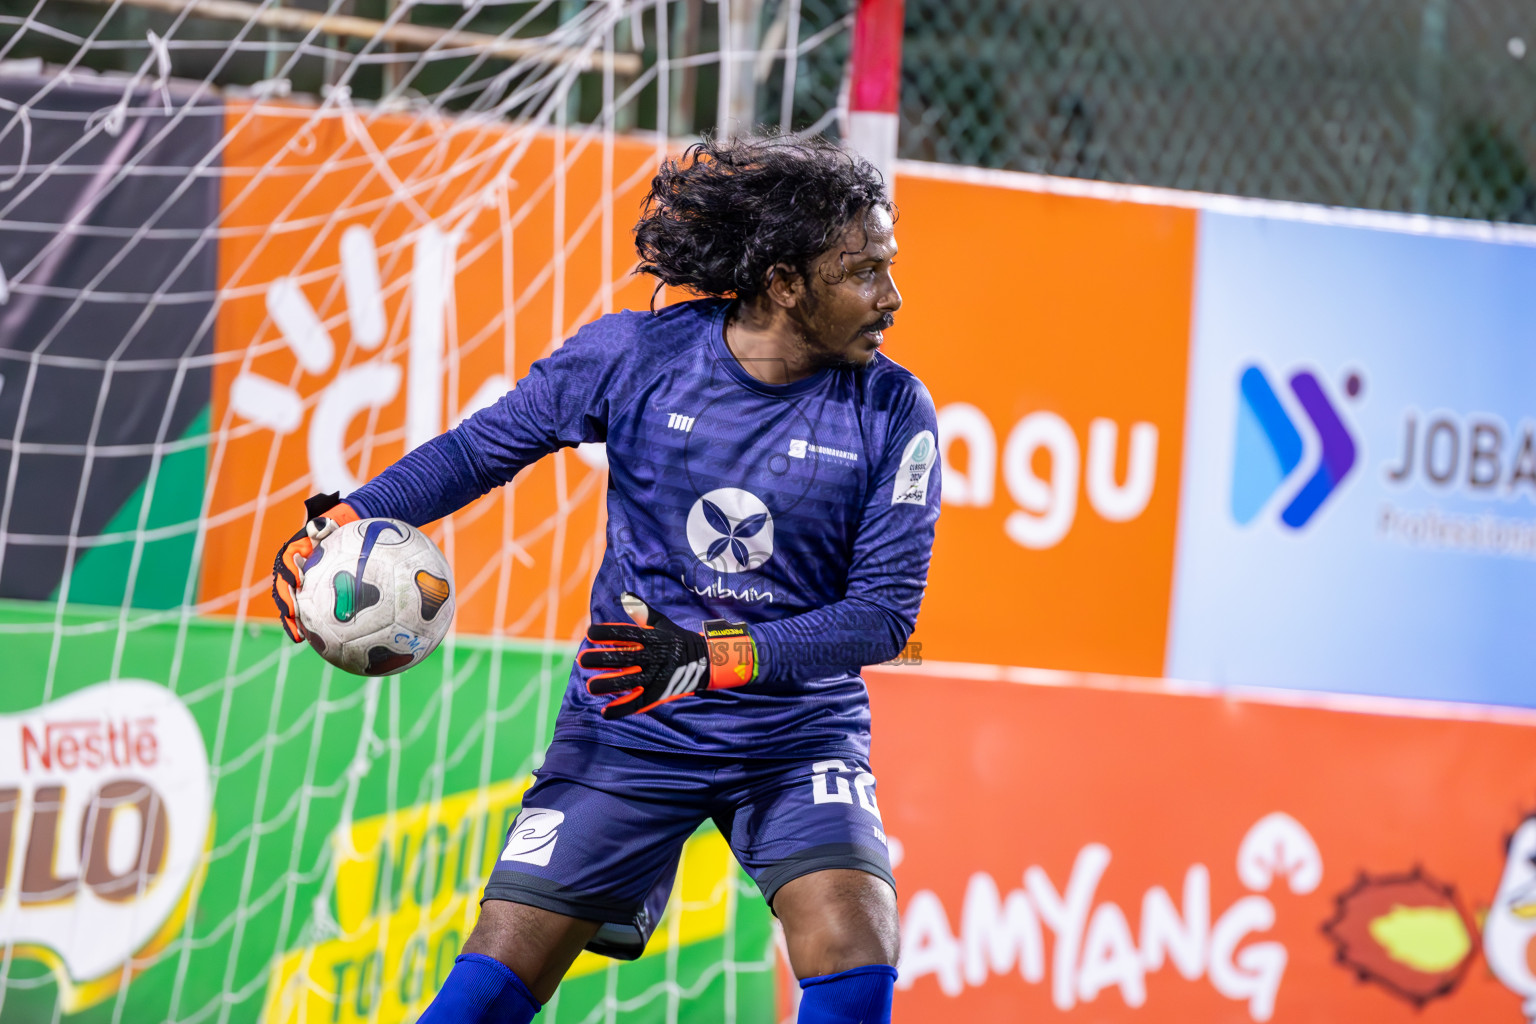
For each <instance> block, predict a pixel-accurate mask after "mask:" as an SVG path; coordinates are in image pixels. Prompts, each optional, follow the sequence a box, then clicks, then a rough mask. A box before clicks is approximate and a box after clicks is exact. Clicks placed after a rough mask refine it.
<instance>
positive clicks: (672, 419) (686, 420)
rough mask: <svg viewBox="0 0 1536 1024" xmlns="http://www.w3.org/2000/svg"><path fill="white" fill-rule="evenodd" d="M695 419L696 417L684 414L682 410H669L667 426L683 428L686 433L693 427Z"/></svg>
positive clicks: (676, 428)
mask: <svg viewBox="0 0 1536 1024" xmlns="http://www.w3.org/2000/svg"><path fill="white" fill-rule="evenodd" d="M694 419H695V417H693V416H684V415H683V414H682V413H680V412H669V413H667V426H668V427H670V428H671V429H673V430H681V431H682V432H683V433H685V434H686V433H688V432H689V431H691V430H692V429H693V421H694Z"/></svg>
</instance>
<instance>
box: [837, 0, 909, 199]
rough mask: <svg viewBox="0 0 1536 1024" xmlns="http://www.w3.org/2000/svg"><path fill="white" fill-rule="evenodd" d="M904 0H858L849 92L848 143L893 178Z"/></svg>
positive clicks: (892, 181)
mask: <svg viewBox="0 0 1536 1024" xmlns="http://www.w3.org/2000/svg"><path fill="white" fill-rule="evenodd" d="M905 6H906V4H905V0H858V11H857V12H856V14H855V15H854V23H853V53H852V56H851V57H850V65H851V67H850V73H849V95H848V139H847V143H848V148H849V149H852V150H853V151H854V152H856V153H858V154H859V155H860V156H862V157H864V158H865V159H866V160H868V161H869V162H870V163H872V164H874V165H875V167H877V168H878V169H879V170H880V173H881V174H883V175H885V180H886V182H887V183H888V184H892V185H893V184H894V180H895V179H894V178H893V177H892V175H893V174H894V173H895V169H896V127H897V123H898V121H899V117H898V113H899V111H900V100H901V30H902V22H903V20H904V14H905V10H904V9H905Z"/></svg>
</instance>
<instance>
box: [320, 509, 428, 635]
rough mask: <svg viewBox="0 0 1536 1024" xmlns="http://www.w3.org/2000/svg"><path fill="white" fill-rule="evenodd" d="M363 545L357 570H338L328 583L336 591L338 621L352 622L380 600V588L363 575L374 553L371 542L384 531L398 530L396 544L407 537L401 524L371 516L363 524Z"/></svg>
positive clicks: (392, 531)
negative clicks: (371, 517)
mask: <svg viewBox="0 0 1536 1024" xmlns="http://www.w3.org/2000/svg"><path fill="white" fill-rule="evenodd" d="M363 529H364V532H363V547H362V550H361V551H359V552H358V554H357V570H356V571H355V572H347V571H345V570H343V571H341V572H338V573H337V574H336V575H335V576H334V577H332V578H331V586H332V587H333V588H334V589H335V591H336V603H335V607H334V609H333V610H334V612H335V615H336V621H337V622H351V621H352V620H353V619H355V618H357V613H358V612H360V611H362V610H363V609H365V608H372V607H373V606H374V605H376V604H378V603H379V588H378V587H376V586H374V585H373V584H372V583H369V582H368V580H367V578H366V577H365V576H364V573H365V571H366V570H367V568H368V558H369V556H371V555H372V554H373V548H374V545H376V544H377V543H378V542H379V538H380V537H381V536H383V534H384V531H386V530H388V531H390V532H391V533H395V534H398V535H399V536H400V538H401V540H399V541H394V542H393V543H396V544H399V543H402V542H403V541H405V540H409V539H410V535H409V534H407V533H406V532H405V531H404V530H402V529H400V527H398V526H396V525H395V524H394V523H392V522H390V521H389V520H387V519H372V520H369V521H368V524H367V525H366V526H365V527H364V528H363Z"/></svg>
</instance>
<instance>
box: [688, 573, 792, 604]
mask: <svg viewBox="0 0 1536 1024" xmlns="http://www.w3.org/2000/svg"><path fill="white" fill-rule="evenodd" d="M678 579H679V580H681V581H682V584H683V586H685V587H687V588H688V589H689V590H691V591H693V592H694V593H695V594H698V595H699V596H700V597H728V598H730V599H731V600H732V601H747V602H752V603H755V602H757V601H767V602H768V603H769V604H772V603H773V591H771V590H759V589H758V588H757V587H742V588H741V589H740V590H737V589H735V588H734V587H730V586H727V585H726V582H725V581H724V580H722V579H719V578H716V579H715V580H714V581H712V582H711V583H710V584H709V586H707V587H696V586H694V585H693V584H692V583H689V582H688V577H686V576H679V577H678Z"/></svg>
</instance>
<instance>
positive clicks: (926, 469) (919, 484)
mask: <svg viewBox="0 0 1536 1024" xmlns="http://www.w3.org/2000/svg"><path fill="white" fill-rule="evenodd" d="M936 462H938V445H936V444H935V443H934V440H933V431H931V430H920V431H918V432H917V433H916V434H914V435H912V440H910V441H908V442H907V447H906V448H905V450H903V451H902V453H901V462H900V464H899V465H898V466H897V467H896V480H895V483H894V485H893V487H892V490H891V504H892V505H926V504H928V477H929V476H930V475H931V474H932V473H933V467H934V464H935V463H936Z"/></svg>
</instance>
